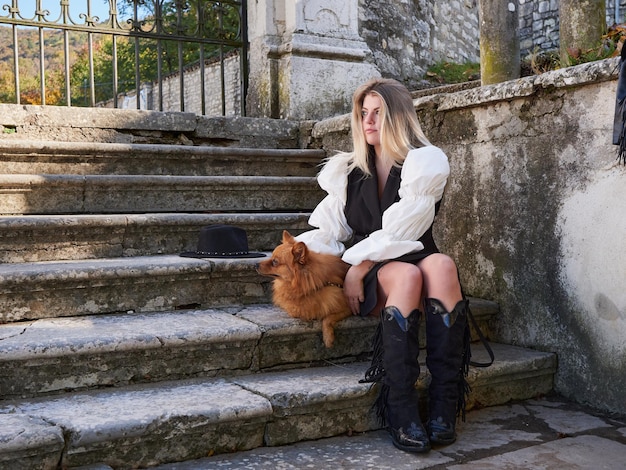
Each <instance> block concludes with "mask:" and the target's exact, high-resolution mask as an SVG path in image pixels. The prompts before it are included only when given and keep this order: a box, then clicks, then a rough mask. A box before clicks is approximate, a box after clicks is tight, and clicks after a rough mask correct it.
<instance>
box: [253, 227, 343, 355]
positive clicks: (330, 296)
mask: <svg viewBox="0 0 626 470" xmlns="http://www.w3.org/2000/svg"><path fill="white" fill-rule="evenodd" d="M349 267H350V265H348V264H347V263H345V262H343V261H342V260H341V258H339V257H338V256H334V255H328V254H322V253H316V252H314V251H311V250H309V249H308V248H307V246H306V245H305V244H304V243H303V242H298V241H296V239H295V238H294V237H293V236H292V235H291V234H290V233H289V232H288V231H286V230H285V231H283V240H282V243H281V244H280V245H278V246H277V247H276V248H275V249H274V252H273V253H272V257H271V258H270V259H267V260H265V261H262V262H261V263H259V268H258V271H259V273H260V274H263V275H265V276H271V277H273V278H274V282H273V283H272V289H273V301H274V304H275V305H276V306H278V307H281V308H282V309H283V310H285V311H286V312H287V314H288V315H289V316H290V317H293V318H299V319H301V320H322V337H323V339H324V345H326V347H327V348H330V347H332V345H333V342H334V340H335V324H336V323H337V322H338V321H340V320H343V319H344V318H347V317H349V316H350V315H351V312H350V308H349V307H348V304H347V302H346V299H345V297H344V295H343V280H344V278H345V277H346V272H347V271H348V268H349Z"/></svg>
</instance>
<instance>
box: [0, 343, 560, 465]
mask: <svg viewBox="0 0 626 470" xmlns="http://www.w3.org/2000/svg"><path fill="white" fill-rule="evenodd" d="M493 347H494V350H495V352H496V358H497V359H496V362H495V363H494V365H493V366H492V367H490V368H488V369H471V371H470V375H469V382H470V385H471V386H472V395H471V397H470V400H469V402H468V405H469V408H470V409H471V408H472V407H475V406H479V405H480V406H491V405H496V404H502V403H506V402H508V401H510V400H516V399H524V398H531V397H535V396H537V395H540V394H544V393H547V392H549V391H550V390H551V389H552V382H553V374H554V372H555V369H556V357H555V355H554V354H551V353H544V352H537V351H532V350H528V349H523V348H519V347H515V346H506V345H499V344H494V345H493ZM473 354H474V355H475V356H480V354H481V351H480V350H478V351H476V352H474V353H473ZM483 359H484V358H483ZM366 368H367V363H363V362H357V363H351V364H339V365H332V366H327V367H313V368H306V369H295V370H289V371H280V372H268V373H261V374H251V375H245V376H236V377H218V378H207V379H193V380H185V381H175V382H161V383H158V384H143V385H134V386H127V387H121V388H113V389H106V390H98V391H88V392H79V393H68V394H65V395H63V396H54V397H45V398H38V399H29V400H20V401H8V402H2V403H1V404H0V462H2V464H3V465H4V467H3V468H14V469H22V468H44V469H47V468H50V469H53V468H57V467H56V465H58V464H59V462H60V466H61V467H63V468H72V467H79V466H86V465H97V464H100V465H110V466H111V467H113V468H132V467H141V466H150V465H158V464H161V463H166V462H176V461H184V460H191V459H197V458H200V457H206V456H209V455H213V454H220V453H225V452H235V451H241V450H246V449H252V448H256V447H261V446H278V445H283V444H288V443H293V442H298V441H303V440H313V439H320V438H323V437H329V436H334V435H339V434H345V433H349V432H361V431H367V430H372V429H377V428H378V426H379V425H378V423H377V422H376V420H375V418H374V416H373V413H372V409H371V406H372V403H373V401H374V399H375V396H376V387H370V385H369V384H360V383H359V379H360V378H362V376H363V372H364V371H365V369H366ZM486 374H488V375H489V379H486V378H485V377H486ZM426 382H427V380H420V381H419V382H418V387H419V388H420V390H421V392H422V393H421V396H422V397H424V396H425V393H424V391H425V383H426ZM18 454H19V455H18ZM54 456H56V459H54ZM25 462H26V464H27V465H29V466H28V467H26V466H24V465H25Z"/></svg>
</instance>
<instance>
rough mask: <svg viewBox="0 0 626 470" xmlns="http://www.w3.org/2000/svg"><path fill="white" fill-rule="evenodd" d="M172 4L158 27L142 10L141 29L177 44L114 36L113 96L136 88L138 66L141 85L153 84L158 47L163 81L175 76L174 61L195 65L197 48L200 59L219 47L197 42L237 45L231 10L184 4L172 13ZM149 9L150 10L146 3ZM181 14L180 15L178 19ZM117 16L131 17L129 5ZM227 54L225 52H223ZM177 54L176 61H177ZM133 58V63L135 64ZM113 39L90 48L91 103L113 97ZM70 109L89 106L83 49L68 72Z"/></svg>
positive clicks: (102, 37)
mask: <svg viewBox="0 0 626 470" xmlns="http://www.w3.org/2000/svg"><path fill="white" fill-rule="evenodd" d="M178 3H179V2H177V1H176V0H171V1H166V2H164V3H163V5H162V11H161V15H162V18H161V22H160V23H159V24H158V25H157V24H156V23H157V16H156V12H154V11H152V10H149V9H148V8H147V7H145V6H144V7H143V8H144V9H143V10H142V12H143V13H144V14H145V15H146V16H145V18H144V25H143V27H142V29H143V30H144V31H146V30H157V32H159V33H161V34H165V35H168V36H175V37H177V40H160V41H158V40H156V39H148V38H143V37H142V38H139V37H137V36H133V35H132V34H131V36H118V38H117V58H116V64H117V69H118V82H117V88H118V89H117V91H118V92H119V93H122V92H127V91H130V90H132V89H135V88H136V87H137V86H138V84H137V83H136V77H135V66H136V65H137V63H138V67H139V77H140V81H141V82H147V81H156V80H157V70H158V57H159V47H160V51H161V61H162V67H163V69H162V73H163V74H164V75H167V74H169V73H173V72H176V71H178V68H179V59H180V60H181V61H182V64H183V67H186V66H189V65H192V64H196V63H198V61H199V60H200V57H201V54H200V51H201V48H203V49H204V50H203V52H204V57H205V59H210V58H212V57H216V56H217V55H218V54H219V52H220V47H219V46H218V45H214V44H205V45H204V46H201V45H200V44H198V43H197V42H194V40H195V39H196V38H200V39H213V40H236V39H237V37H238V35H239V34H240V24H239V13H238V7H237V5H236V4H233V3H230V2H219V1H214V2H211V1H206V0H199V1H187V2H185V4H184V8H183V9H181V10H177V8H176V7H177V4H178ZM150 5H152V4H151V3H150ZM179 11H180V14H179ZM120 12H121V13H123V14H124V15H129V14H132V0H127V3H125V4H122V6H121V8H120ZM222 51H223V52H228V51H229V48H228V47H226V48H223V49H222ZM179 54H180V57H179ZM137 57H138V62H137ZM113 60H114V57H113V39H112V37H111V36H110V35H99V36H97V39H96V41H95V43H94V51H93V61H94V84H95V95H96V102H99V101H105V100H108V99H111V98H112V97H113V92H114V87H113ZM71 83H72V104H74V105H79V106H80V105H87V106H88V105H89V104H90V99H89V96H90V89H89V83H90V80H89V56H88V51H87V48H86V47H83V48H82V49H81V50H80V51H79V52H78V54H77V58H76V60H75V62H74V64H73V66H72V72H71Z"/></svg>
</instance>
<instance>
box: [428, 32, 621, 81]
mask: <svg viewBox="0 0 626 470" xmlns="http://www.w3.org/2000/svg"><path fill="white" fill-rule="evenodd" d="M624 42H626V24H621V25H613V26H611V27H609V30H608V32H607V34H605V35H604V36H602V41H601V43H600V45H599V46H598V47H595V48H593V49H589V50H585V51H581V50H580V49H573V50H568V51H567V52H568V59H569V60H568V62H569V63H567V64H564V63H563V62H562V61H561V58H560V56H559V52H558V51H541V50H539V49H537V48H535V50H534V51H533V52H531V53H530V54H528V56H526V57H525V58H524V59H523V60H522V62H521V76H528V75H539V74H542V73H544V72H549V71H550V70H556V69H560V68H563V67H566V66H569V65H579V64H584V63H586V62H594V61H596V60H602V59H607V58H609V57H615V56H617V55H619V53H620V51H621V47H622V44H623V43H624ZM424 78H425V79H426V80H428V81H429V82H431V83H432V84H434V85H448V84H453V83H464V82H469V81H472V80H479V79H480V64H479V63H475V62H465V63H463V64H455V63H452V62H437V63H435V64H433V65H431V66H430V67H429V68H428V70H427V71H426V75H425V77H424Z"/></svg>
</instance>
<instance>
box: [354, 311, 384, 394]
mask: <svg viewBox="0 0 626 470" xmlns="http://www.w3.org/2000/svg"><path fill="white" fill-rule="evenodd" d="M372 349H373V355H372V363H371V365H370V366H369V368H368V369H367V370H366V371H365V378H363V379H361V380H359V383H362V384H364V383H378V382H380V381H381V380H382V378H383V377H384V376H385V368H384V367H383V353H384V349H383V326H382V324H381V323H378V326H377V327H376V332H375V333H374V339H373V340H372Z"/></svg>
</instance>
